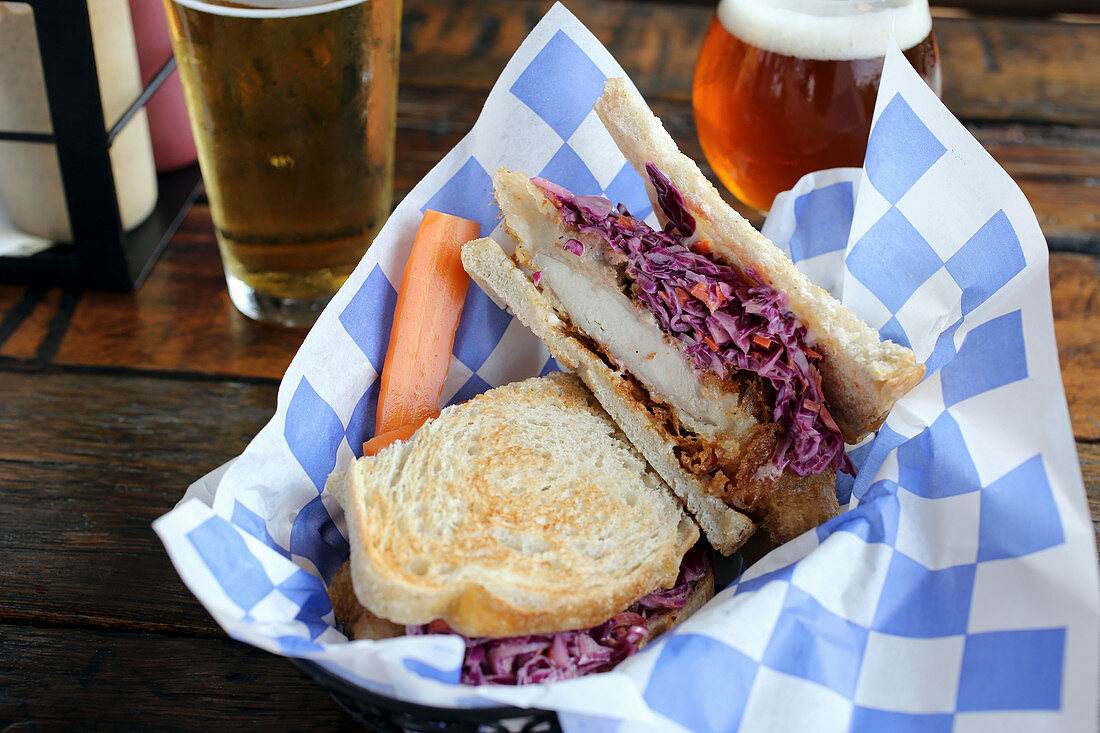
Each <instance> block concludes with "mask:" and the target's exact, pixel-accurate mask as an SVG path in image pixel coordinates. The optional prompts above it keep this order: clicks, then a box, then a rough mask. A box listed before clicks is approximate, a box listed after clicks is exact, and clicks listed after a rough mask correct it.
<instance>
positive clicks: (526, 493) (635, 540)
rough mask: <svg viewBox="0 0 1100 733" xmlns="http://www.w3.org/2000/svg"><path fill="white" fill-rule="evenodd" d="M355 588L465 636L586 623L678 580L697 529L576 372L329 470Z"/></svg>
mask: <svg viewBox="0 0 1100 733" xmlns="http://www.w3.org/2000/svg"><path fill="white" fill-rule="evenodd" d="M333 482H334V483H340V484H342V486H341V487H340V488H339V489H337V491H336V493H337V494H338V496H339V497H340V498H341V499H342V502H343V506H344V510H345V513H346V516H347V525H348V532H349V535H350V537H349V539H350V542H351V574H352V579H353V584H354V588H355V595H356V597H357V599H358V600H359V602H360V603H361V604H362V605H363V606H364V607H366V609H367V610H369V611H370V612H371V613H372V614H374V615H375V616H378V617H380V618H383V619H386V620H388V621H391V622H394V623H396V624H425V623H428V622H430V621H433V620H435V619H442V620H443V621H445V622H446V623H447V624H448V625H449V626H450V627H451V628H452V629H454V630H455V631H457V632H458V633H460V634H462V635H464V636H486V637H508V636H520V635H525V634H537V633H548V632H552V631H560V630H566V629H579V628H587V627H589V626H593V625H595V624H598V623H601V622H603V621H605V620H606V619H608V618H609V617H611V616H612V615H613V614H615V613H617V612H618V611H621V610H622V609H623V608H625V607H627V606H628V605H630V604H631V603H632V602H633V601H635V600H637V599H638V598H639V597H641V596H643V595H645V594H646V593H649V592H650V591H652V590H654V589H656V588H659V587H668V586H670V585H671V584H673V583H674V582H675V580H676V576H677V573H678V571H679V566H680V561H681V558H682V557H683V555H684V553H685V552H686V551H687V550H688V549H689V548H690V547H691V546H692V544H694V542H695V541H696V540H697V539H698V536H699V531H698V529H697V528H696V527H695V525H694V524H693V523H692V522H691V520H690V519H689V518H688V517H687V516H686V515H685V514H684V513H683V511H682V510H681V508H680V506H679V504H678V503H677V502H676V500H675V498H674V497H673V496H672V495H671V494H670V493H669V491H668V489H667V487H666V486H665V485H664V482H663V481H662V480H661V479H660V476H659V475H658V474H657V473H656V472H654V471H653V469H651V468H650V467H649V466H648V465H647V464H646V462H645V460H644V459H643V458H642V456H641V455H639V454H638V452H637V451H636V450H635V449H634V447H633V446H632V445H631V444H630V443H629V442H628V441H627V440H626V438H625V437H624V436H623V435H622V433H621V432H620V431H619V429H618V427H617V426H616V424H615V423H614V422H613V421H612V420H611V418H610V417H608V415H607V414H606V413H605V412H604V411H603V410H602V409H601V408H600V406H599V403H598V402H596V400H595V399H594V398H593V397H592V395H591V393H589V391H588V390H587V389H585V387H584V385H583V384H582V383H581V382H580V380H578V379H577V378H576V377H574V376H572V375H566V374H553V375H550V376H547V377H543V378H535V379H529V380H526V381H524V382H519V383H516V384H511V385H506V386H504V387H499V388H497V389H494V390H490V391H489V392H486V393H484V394H482V395H480V396H478V397H476V398H474V399H472V400H470V401H469V402H466V403H464V404H461V405H455V406H452V407H449V408H447V409H446V410H444V411H443V413H442V414H441V415H440V417H438V418H436V419H435V420H431V421H429V422H428V423H426V424H425V425H424V426H423V427H421V428H420V430H419V431H417V433H416V434H415V435H414V436H413V438H412V439H411V440H409V441H408V442H404V443H396V444H394V445H393V446H391V447H389V448H387V449H385V450H383V451H382V452H381V453H379V454H378V455H377V456H374V457H369V458H361V459H359V460H358V461H357V462H355V463H354V464H353V465H352V466H351V467H350V468H349V469H348V470H347V471H346V472H344V474H342V475H341V476H339V477H336V478H334V480H333Z"/></svg>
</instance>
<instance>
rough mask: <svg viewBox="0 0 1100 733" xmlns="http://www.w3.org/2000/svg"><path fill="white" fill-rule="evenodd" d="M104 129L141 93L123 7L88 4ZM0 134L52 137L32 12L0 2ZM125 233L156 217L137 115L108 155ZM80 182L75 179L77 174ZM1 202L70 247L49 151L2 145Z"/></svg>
mask: <svg viewBox="0 0 1100 733" xmlns="http://www.w3.org/2000/svg"><path fill="white" fill-rule="evenodd" d="M88 15H89V19H90V21H91V30H92V43H93V45H94V48H95V62H96V67H97V69H98V74H99V92H100V95H101V97H102V101H103V116H104V120H105V125H106V127H107V128H110V127H111V126H112V125H113V124H115V122H116V121H117V120H118V119H119V118H120V117H121V116H122V113H123V112H125V111H126V109H127V108H129V106H130V105H131V104H132V103H133V101H134V100H135V99H136V98H137V96H138V94H140V93H141V88H142V87H141V72H140V70H139V68H138V60H137V51H136V48H135V45H134V33H133V28H132V26H131V23H130V8H129V5H128V3H127V0H88ZM0 130H3V131H5V132H36V133H47V134H49V133H52V132H53V126H52V125H51V123H50V114H49V103H48V101H47V98H46V83H45V79H44V77H43V73H42V59H41V57H40V56H39V51H38V36H37V34H36V32H35V27H34V15H33V11H32V9H31V7H30V6H29V5H27V4H26V3H20V2H0ZM110 160H111V168H112V170H113V172H114V179H115V190H116V192H117V193H118V203H119V213H120V215H121V218H122V226H123V227H124V228H125V229H132V228H133V227H135V226H137V225H138V224H140V223H141V222H143V221H144V220H145V219H146V218H147V217H148V216H149V214H150V213H151V212H152V211H153V207H154V206H155V205H156V201H157V178H156V169H155V167H154V163H153V149H152V145H151V143H150V139H149V125H148V122H147V120H146V116H145V110H144V109H143V110H140V111H139V112H138V113H137V114H136V115H134V117H133V118H132V119H131V120H130V121H129V122H128V123H127V124H126V126H125V127H124V128H123V129H122V130H121V131H120V132H119V134H118V136H117V137H116V138H115V140H114V142H113V144H112V145H111V150H110ZM76 173H77V175H79V172H76ZM0 197H3V199H4V202H5V203H6V205H7V209H8V213H9V214H10V215H11V219H12V222H13V223H14V224H15V225H16V226H17V227H19V228H20V229H22V230H23V231H25V232H28V233H30V234H35V235H38V236H40V237H45V238H47V239H52V240H56V241H71V240H72V237H73V235H72V227H71V226H70V223H69V213H68V209H67V208H66V206H65V193H64V189H63V188H62V184H61V168H60V166H59V164H58V159H57V149H56V148H55V146H54V145H52V144H46V143H30V142H21V141H20V142H17V141H12V140H0Z"/></svg>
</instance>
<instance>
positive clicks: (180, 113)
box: [130, 0, 198, 173]
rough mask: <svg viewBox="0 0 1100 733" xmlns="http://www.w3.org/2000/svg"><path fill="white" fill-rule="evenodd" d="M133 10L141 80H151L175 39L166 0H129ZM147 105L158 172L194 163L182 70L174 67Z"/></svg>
mask: <svg viewBox="0 0 1100 733" xmlns="http://www.w3.org/2000/svg"><path fill="white" fill-rule="evenodd" d="M130 14H131V16H132V17H133V21H134V35H135V37H136V39H137V51H138V64H139V65H140V66H141V83H142V84H148V83H149V80H150V79H152V78H153V77H154V76H156V73H157V72H158V71H160V68H161V67H162V66H164V62H165V61H167V60H168V59H169V58H170V57H171V56H172V39H171V37H170V36H169V35H168V20H167V18H166V17H165V15H164V3H163V2H161V0H130ZM145 109H146V110H147V112H148V115H149V132H150V134H151V136H152V138H153V157H154V159H155V160H156V163H157V172H158V173H163V172H165V171H172V170H176V169H177V168H182V167H183V166H185V165H189V164H191V163H194V162H195V160H196V159H197V157H198V154H197V153H196V152H195V139H194V138H193V137H192V136H191V123H190V121H189V120H188V117H187V106H186V104H185V102H184V99H183V85H182V84H180V75H179V71H177V70H175V69H173V70H172V75H171V76H169V77H168V78H167V79H165V80H164V84H162V85H161V87H160V88H159V89H157V91H156V92H155V93H154V94H153V97H152V99H150V100H149V102H148V103H147V104H146V105H145Z"/></svg>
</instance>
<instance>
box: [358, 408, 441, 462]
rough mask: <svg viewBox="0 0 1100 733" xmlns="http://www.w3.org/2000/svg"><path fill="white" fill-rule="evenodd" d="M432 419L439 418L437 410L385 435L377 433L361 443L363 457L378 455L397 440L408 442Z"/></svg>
mask: <svg viewBox="0 0 1100 733" xmlns="http://www.w3.org/2000/svg"><path fill="white" fill-rule="evenodd" d="M433 417H439V410H436V411H435V412H434V413H432V414H431V415H425V416H424V417H422V418H420V419H419V420H417V421H416V422H411V423H409V424H408V425H402V426H401V427H399V428H394V429H393V430H389V431H387V432H385V433H378V434H377V435H375V436H374V437H373V438H371V439H370V440H368V441H367V442H366V443H363V455H365V456H374V455H378V453H379V451H381V450H382V449H383V448H386V447H387V446H389V445H390V444H391V443H396V442H397V441H399V440H408V439H409V438H411V437H412V436H413V433H415V432H416V431H417V430H419V429H420V426H421V425H423V424H424V423H426V422H428V420H430V419H431V418H433Z"/></svg>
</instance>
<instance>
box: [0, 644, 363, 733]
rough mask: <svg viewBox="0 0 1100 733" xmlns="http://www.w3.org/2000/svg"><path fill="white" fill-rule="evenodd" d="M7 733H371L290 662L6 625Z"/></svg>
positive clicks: (1, 692) (224, 648)
mask: <svg viewBox="0 0 1100 733" xmlns="http://www.w3.org/2000/svg"><path fill="white" fill-rule="evenodd" d="M0 725H3V726H4V727H3V730H5V731H12V733H14V732H15V731H46V730H51V731H52V730H58V731H61V730H104V731H199V730H201V731H230V732H233V733H235V732H237V731H290V730H331V731H352V730H362V729H361V728H358V727H357V726H355V725H354V723H353V722H352V720H351V719H350V718H349V717H348V716H347V714H346V713H344V711H343V710H341V709H340V708H339V707H338V706H337V704H336V702H335V701H334V700H333V699H332V698H331V697H329V695H328V694H327V693H326V692H325V691H324V690H322V689H321V688H320V687H318V686H316V685H314V684H313V683H312V682H310V681H308V680H307V679H306V678H304V677H303V676H302V675H301V673H300V672H298V670H297V669H296V668H295V667H294V666H293V665H291V664H290V662H288V661H286V660H283V659H280V658H279V657H276V656H274V655H271V654H268V653H267V652H262V651H260V650H258V649H254V648H252V647H249V646H246V645H245V644H240V643H238V642H235V641H230V640H228V639H225V638H219V639H182V638H172V637H167V636H162V635H159V634H144V633H135V632H118V631H105V630H97V629H73V628H69V629H55V628H34V627H28V626H12V625H7V624H0Z"/></svg>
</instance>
